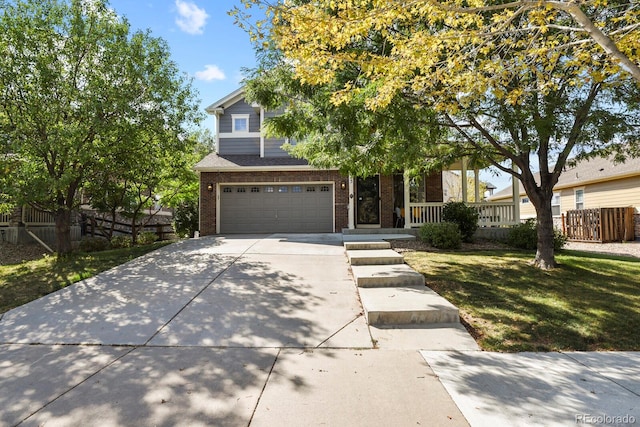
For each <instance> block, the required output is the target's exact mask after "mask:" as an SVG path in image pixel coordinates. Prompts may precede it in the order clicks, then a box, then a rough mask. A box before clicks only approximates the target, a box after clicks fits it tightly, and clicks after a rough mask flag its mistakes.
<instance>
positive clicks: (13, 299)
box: [0, 242, 170, 313]
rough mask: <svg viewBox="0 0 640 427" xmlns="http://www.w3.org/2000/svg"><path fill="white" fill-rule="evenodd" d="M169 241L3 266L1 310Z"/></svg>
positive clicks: (93, 274) (45, 293)
mask: <svg viewBox="0 0 640 427" xmlns="http://www.w3.org/2000/svg"><path fill="white" fill-rule="evenodd" d="M168 243H170V242H161V243H154V244H152V245H144V246H136V247H133V248H126V249H114V250H109V251H103V252H91V253H73V254H71V255H69V256H68V257H65V258H62V259H57V258H56V257H55V256H45V257H44V258H41V259H38V260H35V261H25V262H22V263H20V264H13V265H0V313H4V312H6V311H8V310H11V309H12V308H14V307H18V306H20V305H22V304H26V303H28V302H29V301H33V300H34V299H37V298H40V297H42V296H44V295H47V294H49V293H51V292H54V291H57V290H59V289H62V288H64V287H66V286H69V285H71V284H72V283H75V282H79V281H80V280H83V279H87V278H89V277H92V276H95V275H96V274H98V273H100V272H101V271H105V270H108V269H110V268H112V267H115V266H117V265H120V264H123V263H125V262H127V261H130V260H132V259H134V258H137V257H139V256H141V255H144V254H146V253H147V252H151V251H153V250H155V249H158V248H160V247H162V246H164V245H166V244H168Z"/></svg>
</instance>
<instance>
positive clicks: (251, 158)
mask: <svg viewBox="0 0 640 427" xmlns="http://www.w3.org/2000/svg"><path fill="white" fill-rule="evenodd" d="M206 111H207V112H208V113H209V114H211V115H214V116H215V118H216V136H217V138H216V140H217V144H216V150H215V152H212V153H210V154H209V155H207V156H206V157H205V158H204V159H202V160H201V161H200V162H199V163H198V164H196V166H195V170H196V171H197V172H198V173H199V175H200V234H201V235H203V236H204V235H210V234H220V233H278V232H281V233H282V232H289V233H293V232H305V233H312V232H341V231H342V230H343V229H345V228H392V227H407V228H409V227H413V226H419V225H421V224H422V223H424V222H434V221H438V220H439V212H440V208H441V207H442V205H443V181H442V173H441V172H438V173H434V174H431V175H429V176H425V177H424V179H419V180H412V179H409V178H408V177H406V176H405V175H403V174H402V173H399V174H394V175H379V176H378V175H376V176H373V177H368V178H356V177H349V176H344V175H342V174H340V172H339V171H338V170H337V169H318V168H315V167H312V166H310V165H309V164H308V163H307V162H306V161H305V160H301V159H295V158H292V157H290V156H289V155H288V153H287V152H285V151H284V150H283V149H282V148H281V147H282V144H283V143H284V142H285V140H284V139H277V138H267V137H265V135H264V134H263V133H262V132H261V129H262V124H263V123H264V121H265V120H266V119H267V118H269V117H270V116H272V115H273V114H276V113H274V112H270V111H266V110H265V109H264V108H262V107H261V106H260V105H254V104H250V103H247V102H246V101H245V97H244V90H243V88H240V89H238V90H236V91H234V92H232V93H230V94H229V95H228V96H226V97H224V98H222V99H220V100H219V101H217V102H215V103H213V104H212V105H210V106H209V107H207V108H206ZM462 170H463V172H464V175H465V176H466V170H465V168H464V162H462ZM476 172H477V171H476ZM475 175H476V177H477V175H478V174H477V173H476V174H475ZM476 181H477V179H476ZM463 185H464V186H466V180H465V182H464V183H463ZM478 199H479V198H478ZM478 199H476V200H478ZM506 205H508V206H506ZM493 208H494V209H493V210H492V211H491V212H492V214H491V215H484V217H485V218H487V219H488V220H489V221H493V223H492V224H491V225H495V224H497V223H499V222H504V221H511V220H512V219H513V218H515V217H514V212H513V211H512V208H513V204H505V206H498V207H496V206H494V207H493ZM496 208H497V209H498V210H499V211H500V212H498V213H496V212H497V211H496V210H495V209H496ZM510 209H511V210H510ZM487 224H488V223H487Z"/></svg>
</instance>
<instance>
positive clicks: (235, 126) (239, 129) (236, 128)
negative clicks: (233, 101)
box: [231, 114, 249, 133]
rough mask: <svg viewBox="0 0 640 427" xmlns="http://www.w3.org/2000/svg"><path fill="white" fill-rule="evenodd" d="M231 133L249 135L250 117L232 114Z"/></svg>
mask: <svg viewBox="0 0 640 427" xmlns="http://www.w3.org/2000/svg"><path fill="white" fill-rule="evenodd" d="M231 123H232V125H231V132H233V133H247V132H249V115H248V114H232V115H231Z"/></svg>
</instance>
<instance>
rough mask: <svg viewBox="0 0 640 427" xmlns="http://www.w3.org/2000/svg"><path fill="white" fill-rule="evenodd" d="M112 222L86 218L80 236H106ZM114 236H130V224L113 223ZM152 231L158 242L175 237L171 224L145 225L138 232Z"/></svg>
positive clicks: (103, 219)
mask: <svg viewBox="0 0 640 427" xmlns="http://www.w3.org/2000/svg"><path fill="white" fill-rule="evenodd" d="M112 222H113V221H111V220H109V219H105V218H101V219H96V218H94V217H87V219H86V224H85V225H83V230H82V234H83V235H84V234H86V235H89V236H92V237H95V236H102V237H107V236H108V229H109V228H110V226H111V224H112ZM113 224H114V225H115V227H114V232H115V234H127V235H131V234H132V231H131V224H129V223H125V222H118V221H116V222H114V223H113ZM143 231H152V232H154V233H156V235H157V236H158V240H167V239H170V238H172V237H174V236H175V232H174V230H173V225H171V224H147V225H143V226H140V228H139V230H138V232H143Z"/></svg>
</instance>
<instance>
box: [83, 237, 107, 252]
mask: <svg viewBox="0 0 640 427" xmlns="http://www.w3.org/2000/svg"><path fill="white" fill-rule="evenodd" d="M110 247H111V244H110V243H109V241H108V240H107V239H105V238H104V237H85V238H83V239H82V240H81V241H80V250H81V251H82V252H99V251H104V250H107V249H109V248H110Z"/></svg>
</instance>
